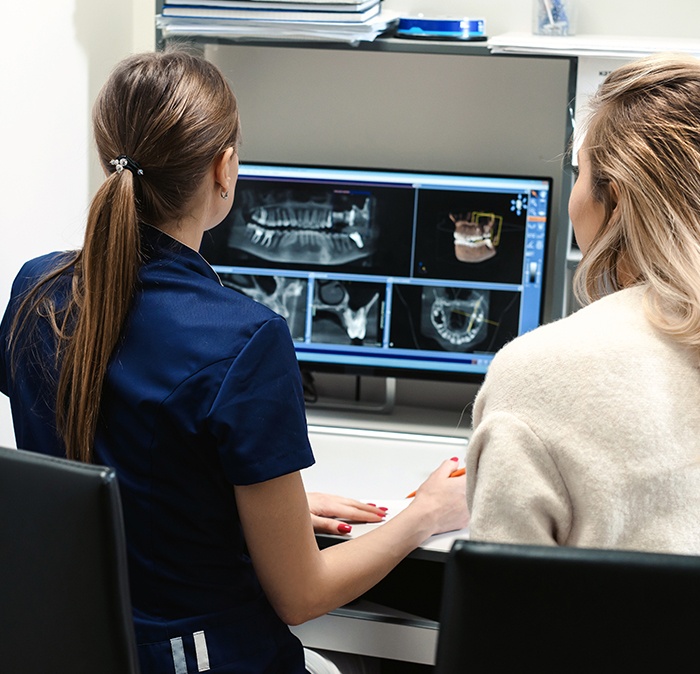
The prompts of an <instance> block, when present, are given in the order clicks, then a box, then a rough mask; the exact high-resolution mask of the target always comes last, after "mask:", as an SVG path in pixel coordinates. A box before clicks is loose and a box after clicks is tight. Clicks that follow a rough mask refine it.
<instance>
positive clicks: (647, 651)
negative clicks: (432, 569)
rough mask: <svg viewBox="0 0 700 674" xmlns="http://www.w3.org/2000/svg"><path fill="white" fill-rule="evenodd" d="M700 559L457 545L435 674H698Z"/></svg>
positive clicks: (448, 580) (444, 604)
mask: <svg viewBox="0 0 700 674" xmlns="http://www.w3.org/2000/svg"><path fill="white" fill-rule="evenodd" d="M699 607H700V558H698V557H691V556H683V555H666V554H651V553H642V552H627V551H613V550H592V549H582V548H564V547H541V546H525V545H504V544H491V543H480V542H475V541H471V542H470V541H456V542H455V544H454V546H453V548H452V550H451V552H450V554H449V557H448V561H447V567H446V569H445V580H444V589H443V601H442V608H441V618H440V634H439V639H438V652H437V664H436V668H435V672H436V674H451V673H453V672H466V671H469V672H470V674H472V673H478V672H489V673H492V672H510V671H529V670H532V671H536V672H538V673H540V672H557V673H559V672H567V673H569V672H596V673H598V672H627V671H644V672H648V671H663V672H676V671H679V672H680V671H694V670H696V669H698V668H700V664H699V661H700V651H698V642H699V641H700V626H699V623H698V621H697V620H696V619H695V613H696V611H698V608H699Z"/></svg>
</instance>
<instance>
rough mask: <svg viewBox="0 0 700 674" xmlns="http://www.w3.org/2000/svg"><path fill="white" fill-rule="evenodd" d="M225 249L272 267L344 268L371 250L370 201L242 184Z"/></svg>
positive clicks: (360, 194) (355, 194)
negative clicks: (251, 257) (259, 259)
mask: <svg viewBox="0 0 700 674" xmlns="http://www.w3.org/2000/svg"><path fill="white" fill-rule="evenodd" d="M235 203H236V206H235V211H234V220H233V223H232V226H231V229H230V233H229V240H228V245H229V246H230V247H232V248H237V249H239V250H242V251H244V252H246V253H248V254H250V255H253V256H255V257H258V258H261V259H263V260H267V261H269V262H275V263H302V264H303V263H305V264H313V265H343V264H347V263H350V262H354V261H357V260H362V259H363V258H367V257H369V256H371V255H372V253H373V252H374V250H375V243H376V232H375V231H374V229H373V214H374V207H375V203H374V197H373V195H371V194H370V193H368V192H366V191H363V190H341V189H335V188H333V187H331V186H329V187H323V186H322V187H319V186H314V187H304V186H298V185H295V186H293V187H284V186H280V185H276V186H268V185H265V184H262V185H260V184H257V185H243V186H241V187H240V189H239V190H237V192H236V202H235Z"/></svg>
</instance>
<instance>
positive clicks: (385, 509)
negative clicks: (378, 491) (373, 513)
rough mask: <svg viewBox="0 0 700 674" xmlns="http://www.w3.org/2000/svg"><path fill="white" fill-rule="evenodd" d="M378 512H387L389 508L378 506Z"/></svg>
mask: <svg viewBox="0 0 700 674" xmlns="http://www.w3.org/2000/svg"><path fill="white" fill-rule="evenodd" d="M379 510H383V511H384V512H388V510H389V508H385V507H384V506H379Z"/></svg>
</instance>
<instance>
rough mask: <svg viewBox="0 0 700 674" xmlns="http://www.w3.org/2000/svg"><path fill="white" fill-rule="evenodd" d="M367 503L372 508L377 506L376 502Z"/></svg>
mask: <svg viewBox="0 0 700 674" xmlns="http://www.w3.org/2000/svg"><path fill="white" fill-rule="evenodd" d="M367 505H369V506H372V507H373V508H376V507H377V504H376V503H368V504H367Z"/></svg>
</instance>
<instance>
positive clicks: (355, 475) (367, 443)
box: [293, 425, 468, 665]
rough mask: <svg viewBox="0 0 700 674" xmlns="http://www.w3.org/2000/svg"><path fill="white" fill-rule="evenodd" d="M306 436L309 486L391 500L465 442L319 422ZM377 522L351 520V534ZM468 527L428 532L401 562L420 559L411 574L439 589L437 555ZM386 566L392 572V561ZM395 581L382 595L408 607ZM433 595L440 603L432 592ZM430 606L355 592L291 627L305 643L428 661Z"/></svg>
mask: <svg viewBox="0 0 700 674" xmlns="http://www.w3.org/2000/svg"><path fill="white" fill-rule="evenodd" d="M309 437H310V439H311V444H312V446H313V449H314V454H315V456H316V464H315V465H314V466H312V467H311V468H309V469H307V470H305V471H304V472H303V478H304V484H305V486H306V489H307V490H308V491H323V492H327V493H336V494H342V495H343V496H350V497H352V498H356V499H358V500H364V501H371V502H372V503H376V504H377V505H382V503H383V502H384V503H388V504H390V507H391V505H394V504H396V502H397V501H401V500H403V499H404V497H405V496H406V495H407V494H408V493H410V492H412V491H413V490H414V489H415V488H416V487H418V486H419V485H420V483H421V482H422V481H423V480H425V478H426V477H427V476H428V475H429V474H430V473H431V472H432V471H433V470H434V469H435V468H436V467H437V466H438V465H439V464H440V462H441V461H443V460H444V459H449V458H451V457H453V456H458V457H459V458H460V460H462V459H463V458H464V455H465V453H466V447H467V442H468V440H467V437H466V433H465V434H464V436H463V437H459V436H457V435H455V436H449V435H433V434H423V433H403V432H395V431H387V430H361V429H352V428H338V427H329V426H318V425H310V426H309ZM376 526H381V525H372V524H360V525H357V524H355V525H353V531H352V536H360V535H362V534H363V533H366V531H368V530H369V529H371V528H373V527H376ZM467 535H468V531H466V530H463V531H460V532H453V533H450V534H442V535H439V536H433V537H432V539H430V540H429V541H427V542H426V543H425V544H424V545H423V546H421V548H420V549H419V550H417V551H415V552H414V553H412V555H410V557H409V559H407V560H405V561H404V562H402V564H403V565H406V564H411V563H413V564H417V565H421V566H420V570H419V571H418V572H417V576H418V577H417V578H416V580H417V581H420V582H422V583H424V584H425V585H426V586H427V587H429V588H431V589H430V591H431V592H432V593H433V594H435V593H439V587H440V584H441V578H442V558H443V557H444V555H445V553H446V552H448V551H449V549H450V547H451V545H452V542H453V541H454V540H455V539H456V538H459V537H465V536H467ZM341 540H343V537H341V536H328V537H323V538H322V539H320V541H319V542H320V544H321V545H326V544H333V543H335V542H338V541H341ZM408 572H409V573H410V569H409V570H408ZM426 573H427V574H428V576H430V577H427V576H426ZM392 574H395V575H396V576H397V577H398V574H399V571H398V569H397V570H396V571H394V572H392ZM392 574H389V577H388V579H387V580H388V581H389V582H391V580H392V578H391V577H392ZM401 578H403V575H402V576H401ZM397 582H398V583H399V587H398V589H397V588H390V589H389V590H388V595H389V601H390V602H391V603H393V601H391V599H392V597H391V595H392V593H393V594H396V593H398V594H400V595H402V596H401V597H400V599H401V603H402V605H404V606H406V605H408V607H409V608H410V605H411V601H410V594H411V593H412V592H414V591H415V590H416V588H415V587H414V586H412V587H403V586H402V583H403V580H398V581H397ZM368 596H370V595H369V594H368ZM432 599H433V600H434V602H435V605H438V604H439V597H436V596H433V597H432ZM430 612H431V613H432V615H431V616H430V617H429V618H426V617H425V616H422V615H417V614H414V613H412V612H409V611H407V610H402V609H398V608H396V607H395V606H389V605H387V604H386V603H385V602H383V603H382V604H377V603H375V602H372V601H367V600H366V599H361V600H359V601H358V602H354V603H353V604H351V605H349V606H347V607H343V608H341V609H338V610H337V611H333V612H331V613H329V614H328V615H325V616H322V617H320V618H317V619H316V620H312V621H310V622H308V623H305V624H304V625H300V626H298V627H295V628H293V631H294V633H295V634H296V635H297V636H298V637H299V638H300V639H301V641H302V643H303V644H304V645H305V646H307V647H310V648H323V649H328V650H334V651H341V652H346V653H359V654H361V655H369V656H374V657H380V658H387V659H392V660H401V661H405V662H416V663H421V664H425V665H432V664H434V662H435V649H436V646H437V637H438V623H437V617H436V615H435V610H434V608H433V609H431V611H430Z"/></svg>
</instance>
